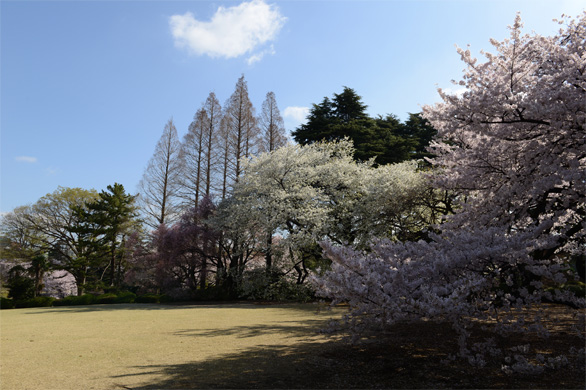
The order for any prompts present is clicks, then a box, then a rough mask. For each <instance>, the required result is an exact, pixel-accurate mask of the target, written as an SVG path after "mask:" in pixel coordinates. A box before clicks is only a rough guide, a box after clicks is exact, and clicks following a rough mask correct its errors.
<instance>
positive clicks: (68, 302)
mask: <svg viewBox="0 0 586 390" xmlns="http://www.w3.org/2000/svg"><path fill="white" fill-rule="evenodd" d="M94 303H96V296H95V295H93V294H84V295H80V296H76V295H70V296H67V297H65V298H63V299H58V300H56V301H55V302H53V306H79V305H92V304H94Z"/></svg>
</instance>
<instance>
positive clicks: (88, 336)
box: [0, 303, 585, 390]
mask: <svg viewBox="0 0 586 390" xmlns="http://www.w3.org/2000/svg"><path fill="white" fill-rule="evenodd" d="M340 313H341V310H340V311H338V312H337V313H332V312H328V311H321V312H319V313H317V306H316V305H313V304H305V305H303V304H286V305H259V304H249V303H231V304H218V305H182V306H173V305H154V304H153V305H150V304H132V305H131V304H129V305H93V306H77V307H55V308H35V309H16V310H3V311H1V312H0V321H1V322H0V325H1V328H0V331H1V350H0V353H1V356H0V357H1V366H0V369H1V371H0V375H1V382H0V388H1V389H2V390H12V389H28V390H35V389H173V388H174V389H191V388H484V387H491V388H560V389H566V388H580V389H583V388H584V382H585V381H584V367H583V365H581V367H569V368H567V369H564V370H560V371H559V372H554V373H546V374H544V375H541V376H527V377H522V376H508V375H505V374H503V373H502V372H501V371H500V369H498V367H487V368H485V369H482V370H475V369H473V368H472V367H471V366H469V365H467V364H466V363H463V362H459V361H456V362H454V363H450V364H449V365H446V364H442V363H441V360H443V359H444V358H445V357H446V355H447V353H449V352H453V351H454V348H455V340H454V337H453V333H452V332H451V331H450V329H449V328H448V327H443V326H438V325H433V324H421V325H420V326H417V327H413V326H412V325H411V326H406V327H400V326H399V327H397V328H396V329H395V330H394V331H393V333H391V334H389V335H387V338H386V339H380V338H379V339H377V340H371V341H367V342H365V343H363V344H359V345H348V344H345V343H342V342H340V341H339V340H337V339H332V338H328V337H326V336H324V335H320V334H319V333H317V332H316V331H317V330H318V329H320V328H321V327H323V326H324V325H325V324H326V323H327V321H328V320H329V318H331V317H332V316H335V315H336V314H337V315H338V316H339V314H340ZM560 316H562V314H560ZM556 337H557V338H556ZM548 343H553V344H556V343H558V344H560V345H562V346H563V345H567V344H568V343H573V344H574V345H575V344H576V343H583V341H580V340H579V339H576V338H572V337H570V336H568V335H566V334H565V333H564V331H563V329H562V328H560V333H559V335H556V336H555V337H554V338H553V339H551V340H549V341H548ZM577 346H580V345H577Z"/></svg>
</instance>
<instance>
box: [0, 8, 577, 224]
mask: <svg viewBox="0 0 586 390" xmlns="http://www.w3.org/2000/svg"><path fill="white" fill-rule="evenodd" d="M583 4H584V3H583V2H582V1H577V0H576V1H568V0H566V1H560V0H557V1H556V0H548V1H539V0H532V1H518V0H505V1H475V0H468V1H413V0H412V1H392V0H391V1H368V0H366V1H286V0H285V1H280V0H273V1H271V0H265V1H264V2H262V1H260V0H251V1H83V0H82V1H75V2H74V1H6V0H3V1H2V2H0V15H1V16H0V17H1V19H0V26H1V27H0V28H1V30H0V33H1V42H0V44H1V46H0V50H1V57H0V61H1V68H0V82H1V83H0V89H1V90H0V92H1V96H0V97H1V100H0V104H1V112H0V115H1V121H0V130H1V196H0V212H7V211H10V210H12V209H13V208H15V207H17V206H21V205H25V204H29V203H34V202H35V201H36V200H38V199H39V198H40V197H41V196H43V195H45V194H47V193H50V192H53V191H55V190H56V189H57V187H58V186H64V187H81V188H86V189H89V188H95V189H97V190H98V191H99V190H102V189H105V188H106V186H107V185H109V184H113V183H115V182H118V183H121V184H123V185H124V186H125V188H126V189H127V191H129V192H131V193H135V192H136V187H137V184H138V182H139V180H140V178H141V176H142V174H143V171H144V168H145V166H146V164H147V162H148V159H149V158H150V157H151V155H152V153H153V151H154V147H155V144H156V142H157V140H158V139H159V137H160V136H161V133H162V131H163V128H164V126H165V124H166V122H167V120H168V119H169V118H170V117H173V119H174V122H175V124H176V126H177V130H178V132H179V136H180V137H182V136H183V134H185V133H186V131H187V127H188V125H189V123H190V122H191V120H192V118H193V115H194V114H195V112H196V111H197V109H198V108H200V106H201V104H202V103H203V102H204V100H205V99H206V97H207V96H208V94H209V93H210V92H212V91H213V92H215V93H216V95H217V96H218V98H219V100H220V102H221V103H222V105H223V103H224V102H225V101H226V99H228V97H229V96H230V94H231V93H232V92H233V90H234V86H235V83H236V81H237V79H238V78H239V77H240V76H241V75H242V74H244V76H245V79H246V80H247V82H248V89H249V94H250V97H251V100H252V102H253V104H254V106H255V107H256V109H257V112H258V111H260V107H261V104H262V101H263V100H264V98H265V95H266V93H267V92H269V91H273V92H274V93H275V94H276V98H277V103H278V105H279V108H280V110H281V113H282V114H283V116H284V118H285V125H286V128H287V130H289V131H291V130H293V129H295V128H296V127H297V126H298V125H299V124H300V123H301V122H300V121H302V120H303V115H301V116H300V113H301V114H303V112H304V109H305V110H306V108H307V107H310V106H311V104H312V103H317V102H319V101H321V100H322V98H323V97H324V96H332V94H333V93H338V92H341V91H342V88H343V86H348V87H351V88H353V89H355V90H356V92H357V93H358V94H359V95H360V96H362V97H363V101H364V102H365V103H366V104H367V105H368V107H369V108H368V111H369V113H370V114H371V115H378V114H381V115H384V114H388V113H392V114H395V115H397V116H399V117H400V118H401V119H404V118H405V117H406V116H407V113H409V112H419V111H420V110H421V106H423V105H426V104H433V103H435V102H438V101H439V95H438V94H437V91H436V89H437V87H442V88H449V87H451V85H450V80H452V79H459V77H460V75H461V71H462V69H463V63H462V62H461V61H460V59H459V55H458V54H457V53H456V50H455V46H454V45H456V44H457V45H459V46H461V47H464V46H466V45H467V44H470V45H471V50H472V51H473V52H475V53H478V52H479V51H480V49H485V50H487V51H491V50H490V49H491V46H490V44H489V38H496V39H498V40H502V39H503V38H505V37H506V36H507V34H508V30H507V26H508V25H510V24H512V23H513V20H514V18H515V14H516V12H517V11H519V12H521V16H522V19H523V21H524V24H525V31H526V32H530V31H535V32H537V33H539V34H543V35H551V34H552V33H554V32H555V31H556V30H557V29H558V28H559V27H558V26H557V25H556V24H555V23H553V22H552V19H554V18H559V17H560V16H561V14H563V13H566V14H569V15H571V16H576V15H577V14H578V13H579V12H580V11H581V10H583V9H584V5H583Z"/></svg>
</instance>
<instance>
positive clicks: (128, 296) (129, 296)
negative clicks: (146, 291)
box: [115, 291, 136, 303]
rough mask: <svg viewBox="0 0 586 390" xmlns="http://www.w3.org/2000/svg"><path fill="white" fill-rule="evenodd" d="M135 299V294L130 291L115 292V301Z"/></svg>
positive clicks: (124, 301) (132, 300)
mask: <svg viewBox="0 0 586 390" xmlns="http://www.w3.org/2000/svg"><path fill="white" fill-rule="evenodd" d="M135 299H136V294H134V293H132V292H130V291H123V292H120V293H118V294H117V297H116V300H115V303H133V302H134V300H135Z"/></svg>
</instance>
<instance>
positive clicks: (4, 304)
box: [0, 297, 14, 309]
mask: <svg viewBox="0 0 586 390" xmlns="http://www.w3.org/2000/svg"><path fill="white" fill-rule="evenodd" d="M0 309H14V301H13V300H12V299H10V298H4V297H2V298H0Z"/></svg>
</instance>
